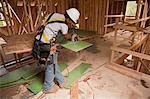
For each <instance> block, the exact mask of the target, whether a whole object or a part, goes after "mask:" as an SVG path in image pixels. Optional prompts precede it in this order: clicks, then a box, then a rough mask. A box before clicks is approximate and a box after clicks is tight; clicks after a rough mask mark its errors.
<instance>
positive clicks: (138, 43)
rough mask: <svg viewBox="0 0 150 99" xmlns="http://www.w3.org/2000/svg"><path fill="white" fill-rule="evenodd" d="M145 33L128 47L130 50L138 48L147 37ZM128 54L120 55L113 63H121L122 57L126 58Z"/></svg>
mask: <svg viewBox="0 0 150 99" xmlns="http://www.w3.org/2000/svg"><path fill="white" fill-rule="evenodd" d="M147 37H148V36H147V35H144V36H143V38H142V39H141V40H139V41H138V42H136V43H135V44H134V45H132V46H131V47H130V48H129V49H130V50H132V51H135V50H136V49H138V48H139V47H140V46H141V45H142V44H143V43H144V42H145V41H146V39H147ZM128 56H129V55H128V54H124V55H122V56H121V57H120V58H118V59H117V60H116V61H115V63H118V64H122V63H123V61H124V59H125V58H127V57H128Z"/></svg>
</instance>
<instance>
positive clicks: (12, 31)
mask: <svg viewBox="0 0 150 99" xmlns="http://www.w3.org/2000/svg"><path fill="white" fill-rule="evenodd" d="M5 3H6V8H7V12H8V18H9V23H10V30H11V33H12V34H14V29H13V23H12V18H11V16H10V8H9V6H8V1H7V0H5Z"/></svg>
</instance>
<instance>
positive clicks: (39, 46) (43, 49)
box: [32, 13, 65, 64]
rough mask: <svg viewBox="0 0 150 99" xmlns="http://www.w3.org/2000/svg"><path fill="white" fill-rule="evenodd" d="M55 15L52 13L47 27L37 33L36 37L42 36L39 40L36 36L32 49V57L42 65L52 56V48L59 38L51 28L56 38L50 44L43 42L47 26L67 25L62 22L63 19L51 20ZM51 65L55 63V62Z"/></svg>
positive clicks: (39, 29) (41, 28)
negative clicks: (52, 24)
mask: <svg viewBox="0 0 150 99" xmlns="http://www.w3.org/2000/svg"><path fill="white" fill-rule="evenodd" d="M53 14H54V13H52V14H51V15H50V16H49V17H48V19H47V21H46V24H45V25H42V26H40V27H39V28H38V30H37V33H36V36H37V35H40V37H39V39H38V40H37V39H36V36H35V40H34V45H33V48H32V55H33V57H34V58H35V59H37V60H39V63H40V64H45V63H46V61H47V58H48V57H49V55H50V48H51V47H52V46H54V45H55V43H56V37H57V35H56V34H55V33H54V31H53V30H52V29H51V28H49V29H50V30H51V31H52V33H53V34H54V37H53V38H52V39H51V40H50V41H49V42H50V43H43V42H41V38H42V35H43V31H44V29H45V26H46V25H48V24H51V23H65V21H62V20H61V18H56V19H55V20H50V18H51V17H52V15H53ZM52 57H53V56H52ZM51 63H53V61H52V62H51Z"/></svg>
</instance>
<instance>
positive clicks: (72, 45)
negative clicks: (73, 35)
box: [61, 41, 92, 52]
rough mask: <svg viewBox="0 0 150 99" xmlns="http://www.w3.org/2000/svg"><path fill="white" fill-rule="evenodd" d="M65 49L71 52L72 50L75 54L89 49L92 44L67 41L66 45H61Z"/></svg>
mask: <svg viewBox="0 0 150 99" xmlns="http://www.w3.org/2000/svg"><path fill="white" fill-rule="evenodd" d="M61 45H62V46H63V47H64V48H67V49H69V50H72V51H74V52H78V51H81V50H83V49H85V48H88V47H90V46H92V44H91V43H88V42H85V41H77V42H72V41H67V42H66V43H65V44H61Z"/></svg>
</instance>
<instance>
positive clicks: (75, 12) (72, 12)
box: [66, 8, 80, 23]
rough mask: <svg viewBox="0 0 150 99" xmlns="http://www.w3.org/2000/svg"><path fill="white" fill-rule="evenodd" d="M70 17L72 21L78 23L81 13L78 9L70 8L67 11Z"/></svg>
mask: <svg viewBox="0 0 150 99" xmlns="http://www.w3.org/2000/svg"><path fill="white" fill-rule="evenodd" d="M66 12H67V14H68V16H69V17H70V18H71V19H72V21H73V22H75V23H77V20H78V19H79V16H80V12H79V11H78V10H77V9H76V8H70V9H68V10H66Z"/></svg>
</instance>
